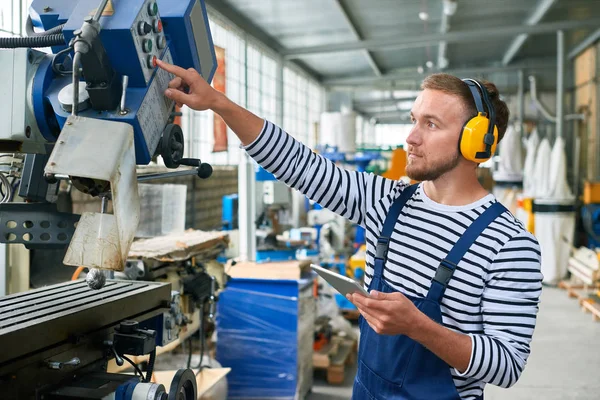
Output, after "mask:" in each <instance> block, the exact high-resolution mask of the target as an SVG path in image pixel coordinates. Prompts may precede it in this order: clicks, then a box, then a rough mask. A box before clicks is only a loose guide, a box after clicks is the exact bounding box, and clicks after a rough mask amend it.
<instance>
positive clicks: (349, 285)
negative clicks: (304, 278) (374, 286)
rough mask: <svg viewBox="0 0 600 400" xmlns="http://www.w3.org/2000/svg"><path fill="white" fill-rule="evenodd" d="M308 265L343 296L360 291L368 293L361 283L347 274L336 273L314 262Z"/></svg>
mask: <svg viewBox="0 0 600 400" xmlns="http://www.w3.org/2000/svg"><path fill="white" fill-rule="evenodd" d="M310 267H311V268H312V269H313V270H314V271H315V272H316V273H317V274H319V275H321V276H322V277H323V279H325V280H326V281H327V282H329V284H331V286H333V287H334V288H335V290H337V291H338V292H340V293H341V294H343V295H344V296H346V295H348V294H352V293H356V292H358V293H361V294H363V295H365V296H368V295H369V292H367V291H366V290H365V289H364V288H363V287H362V285H361V284H359V283H358V282H356V281H355V280H354V279H352V278H348V277H347V276H344V275H340V274H337V273H335V272H332V271H330V270H328V269H325V268H323V267H319V266H318V265H315V264H310Z"/></svg>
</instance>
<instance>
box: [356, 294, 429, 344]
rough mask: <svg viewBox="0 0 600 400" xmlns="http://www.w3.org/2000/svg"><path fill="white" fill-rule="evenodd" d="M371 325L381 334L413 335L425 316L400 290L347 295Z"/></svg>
mask: <svg viewBox="0 0 600 400" xmlns="http://www.w3.org/2000/svg"><path fill="white" fill-rule="evenodd" d="M347 298H348V300H349V301H351V302H352V304H354V305H355V306H356V307H357V308H358V311H359V312H360V314H361V315H362V316H363V318H364V319H365V321H366V322H367V323H368V324H369V326H370V327H371V328H372V329H373V330H374V331H375V332H377V333H379V334H381V335H406V336H411V334H412V332H414V330H415V329H416V327H417V325H418V323H419V321H420V318H422V317H425V314H423V313H422V312H421V311H420V310H419V309H418V308H417V307H416V306H415V305H414V303H413V302H412V301H410V300H409V299H408V298H407V297H406V296H404V295H403V294H402V293H400V292H394V293H383V292H378V291H375V290H373V291H371V293H370V296H369V297H366V296H364V295H362V294H359V293H354V294H351V295H348V296H347Z"/></svg>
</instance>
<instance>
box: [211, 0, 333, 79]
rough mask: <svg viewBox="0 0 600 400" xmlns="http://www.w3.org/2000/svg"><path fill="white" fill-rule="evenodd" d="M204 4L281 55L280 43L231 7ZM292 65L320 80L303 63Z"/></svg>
mask: <svg viewBox="0 0 600 400" xmlns="http://www.w3.org/2000/svg"><path fill="white" fill-rule="evenodd" d="M204 2H205V3H206V5H207V6H208V11H209V12H213V13H216V14H220V15H221V16H223V17H225V18H226V19H228V20H229V21H230V22H231V23H232V24H234V25H235V26H237V27H238V28H239V29H240V30H242V31H243V32H244V33H246V34H248V35H249V36H251V37H253V38H254V39H256V40H257V41H258V42H260V43H262V44H263V45H265V46H267V47H269V48H271V49H272V50H274V51H275V52H276V53H278V54H280V55H281V54H282V52H283V50H284V47H283V46H282V45H281V43H279V42H278V41H277V40H275V39H274V38H273V37H272V36H271V35H269V34H268V33H266V32H265V31H264V30H263V29H261V28H260V27H259V26H258V25H256V24H255V23H254V22H252V21H251V20H250V19H248V17H246V16H244V15H242V14H241V13H240V12H238V11H237V10H235V9H234V8H233V7H231V6H229V5H227V4H225V3H224V2H223V1H222V0H204ZM292 63H294V64H296V65H297V66H298V67H299V68H300V69H302V70H303V71H304V72H306V73H307V74H308V75H309V76H310V77H311V78H313V79H314V80H316V81H318V82H320V81H321V80H322V77H321V76H320V75H319V74H318V73H317V72H315V71H314V70H313V69H312V68H310V67H309V66H308V65H306V64H305V63H304V62H302V61H300V60H296V61H292Z"/></svg>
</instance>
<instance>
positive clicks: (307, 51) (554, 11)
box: [205, 0, 600, 122]
mask: <svg viewBox="0 0 600 400" xmlns="http://www.w3.org/2000/svg"><path fill="white" fill-rule="evenodd" d="M205 1H206V3H207V4H208V5H209V7H210V8H212V9H213V10H215V11H217V12H219V13H220V14H222V15H224V16H225V17H227V18H229V19H230V20H232V22H234V23H236V24H237V25H238V26H239V27H240V28H242V29H244V30H245V31H246V32H248V33H249V34H250V35H253V36H255V37H256V38H257V39H259V40H261V41H263V42H264V43H265V44H266V45H268V46H270V47H272V48H273V49H274V50H276V51H277V52H279V53H280V54H282V55H283V56H284V58H285V59H286V60H288V61H290V62H294V63H296V64H298V65H300V66H302V67H303V68H304V69H305V70H306V71H307V72H309V73H310V74H311V75H312V76H313V77H315V78H316V79H317V80H319V81H320V82H321V83H323V84H324V85H325V86H326V87H328V88H329V89H331V90H334V91H335V90H337V91H346V92H351V93H352V97H353V99H354V106H355V109H356V110H357V111H359V112H362V113H363V114H365V115H367V116H373V117H377V115H380V114H381V117H382V118H383V119H389V122H393V121H392V120H393V118H394V117H393V114H394V113H393V111H394V107H396V109H401V108H402V104H398V103H399V101H398V98H400V99H402V98H407V99H410V98H411V97H412V98H414V97H413V96H414V92H413V91H414V90H416V89H418V87H419V85H420V82H421V81H422V79H423V77H424V76H426V75H427V74H429V73H433V72H438V71H446V72H448V73H452V74H455V75H457V76H461V77H462V76H469V77H479V78H485V79H489V80H491V81H493V82H495V83H496V84H497V85H498V86H499V88H500V90H501V93H502V92H504V93H515V92H516V91H517V88H518V85H519V72H518V71H519V70H522V71H523V73H524V76H525V77H526V76H527V75H531V74H534V75H535V76H536V77H537V80H538V87H539V88H540V90H548V91H554V90H555V87H556V57H557V33H556V31H557V30H558V29H562V30H563V31H564V44H565V53H566V54H568V53H570V51H572V49H574V48H575V47H576V46H577V45H578V44H580V43H581V42H582V41H583V40H584V39H585V38H586V37H588V36H589V35H591V34H593V33H598V32H600V30H599V29H598V28H599V27H600V0H500V1H498V0H369V1H366V0H301V1H299V0H205ZM452 3H453V4H452ZM448 6H450V8H446V10H447V11H448V12H444V9H445V7H448ZM451 6H454V12H452V7H451ZM597 31H598V32H597ZM524 33H525V34H524ZM570 64H571V63H569V62H567V64H566V67H567V74H569V73H570V71H569V69H570V68H569V65H570ZM524 81H525V82H526V81H527V79H526V78H525V79H524ZM565 82H566V86H567V89H568V88H569V87H570V86H571V81H570V80H569V75H567V79H566V81H565ZM527 86H528V85H527V84H525V87H526V89H527ZM394 91H395V92H394ZM392 93H395V94H392ZM383 96H386V97H387V99H386V100H385V101H387V103H385V101H384V102H383V103H382V102H381V101H380V100H376V99H380V98H381V97H383ZM398 96H399V97H398ZM382 104H383V105H382ZM386 107H387V108H386ZM375 110H376V111H375ZM388 114H389V117H388Z"/></svg>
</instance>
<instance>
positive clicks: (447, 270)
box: [433, 258, 458, 286]
mask: <svg viewBox="0 0 600 400" xmlns="http://www.w3.org/2000/svg"><path fill="white" fill-rule="evenodd" d="M457 267H458V265H456V264H454V263H453V262H452V261H450V260H447V259H445V258H444V259H443V260H442V261H441V262H440V266H439V267H438V269H437V271H435V276H434V277H433V280H434V281H436V282H438V283H440V284H442V285H444V286H448V282H450V279H452V275H454V271H455V270H456V268H457Z"/></svg>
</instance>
